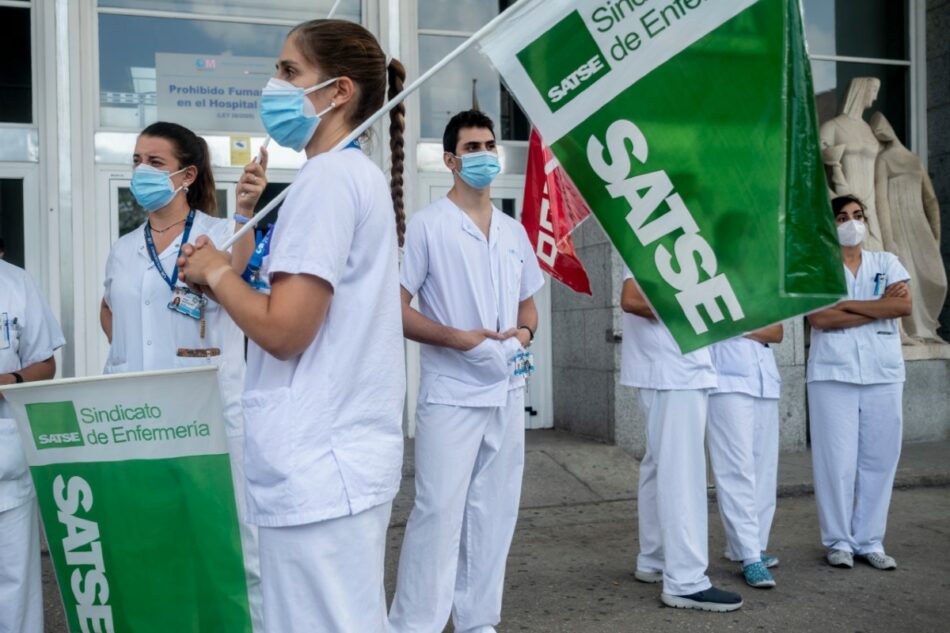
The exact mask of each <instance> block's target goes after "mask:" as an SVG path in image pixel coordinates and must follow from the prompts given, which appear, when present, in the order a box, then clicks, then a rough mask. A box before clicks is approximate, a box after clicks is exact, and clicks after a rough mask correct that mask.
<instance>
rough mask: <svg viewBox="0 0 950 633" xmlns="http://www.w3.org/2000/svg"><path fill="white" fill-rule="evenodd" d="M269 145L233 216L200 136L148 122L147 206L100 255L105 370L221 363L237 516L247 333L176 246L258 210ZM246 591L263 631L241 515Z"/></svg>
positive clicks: (244, 247)
mask: <svg viewBox="0 0 950 633" xmlns="http://www.w3.org/2000/svg"><path fill="white" fill-rule="evenodd" d="M266 156H267V155H266V152H264V153H263V154H262V158H263V160H262V161H261V164H258V163H256V162H255V163H252V164H250V165H248V166H247V168H245V172H244V174H243V175H242V177H241V180H240V182H239V184H238V196H237V214H236V215H235V219H234V220H229V219H227V218H218V217H214V213H215V211H216V210H217V202H216V199H215V184H214V175H213V173H212V170H211V158H210V156H209V153H208V145H207V144H206V143H205V141H204V139H202V138H201V137H199V136H197V135H196V134H195V133H194V132H192V131H191V130H189V129H188V128H185V127H182V126H180V125H177V124H175V123H163V122H160V123H154V124H152V125H150V126H148V127H147V128H145V129H144V130H143V131H142V133H141V134H139V137H138V139H137V140H136V143H135V153H134V154H133V156H132V161H133V163H134V165H135V171H134V172H133V174H132V186H131V188H132V195H133V196H135V199H136V201H137V202H138V203H139V205H141V206H142V207H143V208H144V209H145V210H146V211H147V212H148V218H147V220H146V221H145V223H144V224H143V225H142V227H141V228H139V229H136V230H134V231H132V232H130V233H127V234H126V235H124V236H122V237H121V238H119V240H118V241H117V242H116V243H115V244H114V245H113V246H112V250H111V252H110V253H109V259H108V261H107V263H106V278H105V293H104V295H103V298H102V305H101V308H100V321H101V324H102V329H103V331H104V332H105V334H106V337H107V338H108V339H109V343H110V344H111V347H110V349H109V357H108V360H107V361H106V367H105V372H106V373H118V372H126V371H145V370H156V369H173V368H176V367H197V366H201V365H212V364H213V365H218V367H219V369H218V379H219V384H220V386H221V398H222V404H223V407H224V413H225V419H226V422H227V428H226V431H227V435H228V448H229V451H230V453H231V466H232V472H233V476H234V486H235V492H236V496H237V505H238V512H239V515H240V516H241V517H242V519H243V516H244V505H245V503H244V491H243V483H244V474H243V463H244V460H243V456H242V453H243V448H244V439H243V434H244V418H243V415H242V413H241V391H242V389H243V387H244V337H243V335H242V334H241V330H240V329H239V328H238V327H237V326H236V325H235V324H234V321H233V320H232V319H231V317H230V316H229V315H228V313H227V312H226V311H224V310H222V309H221V306H220V305H219V304H218V303H216V302H215V301H213V300H210V299H209V298H208V297H207V296H203V295H200V294H197V293H195V292H193V291H192V290H190V289H188V287H187V286H185V285H184V283H182V282H181V279H180V275H179V268H178V264H177V259H178V256H179V255H180V253H181V249H182V248H183V246H184V245H185V244H187V243H188V242H194V241H195V239H196V238H197V237H198V236H202V235H205V236H208V238H207V239H210V240H212V241H213V242H214V243H216V244H223V243H224V242H225V241H226V240H227V239H228V238H230V237H231V236H232V235H233V234H234V231H235V230H236V227H237V226H238V225H240V224H242V223H243V222H246V221H247V220H248V219H249V216H251V215H253V213H254V205H255V204H256V203H257V200H258V199H259V198H260V195H261V192H263V190H264V185H265V184H266V182H267V181H266V178H265V176H264V170H265V168H266V164H267V163H266ZM253 249H254V238H253V237H252V236H251V235H248V236H247V237H246V238H244V239H242V240H241V241H240V242H239V243H238V244H236V245H235V248H234V252H233V255H232V257H231V260H230V262H229V266H231V267H232V268H233V269H234V270H235V271H238V272H243V271H244V268H245V267H246V266H247V262H248V259H249V258H250V255H251V252H252V250H253ZM241 537H242V542H243V544H244V560H245V566H246V568H247V575H248V597H249V600H250V606H251V616H252V620H254V621H255V629H256V630H260V619H261V605H260V587H259V585H260V573H259V571H258V563H257V535H256V530H255V529H254V528H253V527H252V526H250V525H248V524H246V523H244V521H243V520H242V522H241Z"/></svg>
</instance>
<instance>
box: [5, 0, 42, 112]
mask: <svg viewBox="0 0 950 633" xmlns="http://www.w3.org/2000/svg"><path fill="white" fill-rule="evenodd" d="M0 7H4V8H9V9H26V10H27V11H29V12H30V122H29V123H14V122H12V121H0V127H3V128H7V129H20V130H36V129H39V123H38V120H39V116H40V112H39V96H38V95H39V85H38V82H39V81H40V75H39V69H38V67H39V61H40V60H39V57H38V55H39V53H40V51H39V49H38V47H37V39H38V37H39V32H38V29H39V24H38V23H37V16H36V13H37V10H38V7H37V6H36V4H35V3H34V2H33V0H0Z"/></svg>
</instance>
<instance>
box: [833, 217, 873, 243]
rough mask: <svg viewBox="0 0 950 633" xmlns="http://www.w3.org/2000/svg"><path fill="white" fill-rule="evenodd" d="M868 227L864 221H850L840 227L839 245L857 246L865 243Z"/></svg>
mask: <svg viewBox="0 0 950 633" xmlns="http://www.w3.org/2000/svg"><path fill="white" fill-rule="evenodd" d="M867 230H868V227H867V226H866V225H865V224H864V221H863V220H848V221H847V222H843V223H841V224H839V225H838V243H839V244H841V245H842V246H857V245H858V244H860V243H861V242H863V241H864V236H865V234H866V233H867Z"/></svg>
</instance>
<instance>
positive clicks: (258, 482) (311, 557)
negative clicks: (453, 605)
mask: <svg viewBox="0 0 950 633" xmlns="http://www.w3.org/2000/svg"><path fill="white" fill-rule="evenodd" d="M404 77H405V71H404V70H403V68H402V65H401V64H400V63H399V62H398V61H396V60H391V61H387V60H386V56H385V54H384V53H383V51H382V49H381V48H380V46H379V44H378V42H377V41H376V39H375V38H374V37H373V36H372V34H370V33H369V31H367V30H366V29H365V28H363V27H362V26H360V25H358V24H355V23H352V22H345V21H340V20H314V21H311V22H305V23H303V24H301V25H299V26H297V27H296V28H294V29H293V30H292V31H291V33H290V35H289V36H288V37H287V40H286V42H285V44H284V47H283V50H282V51H281V53H280V58H279V59H278V61H277V75H276V77H274V78H272V79H271V80H270V81H269V82H268V84H267V86H266V87H265V88H264V90H263V93H262V96H261V118H262V121H263V123H264V127H265V128H266V130H267V132H268V134H269V135H270V136H271V138H273V140H274V141H275V142H277V143H279V144H280V145H283V146H285V147H290V148H292V149H296V150H304V151H305V152H306V154H307V162H306V164H305V165H304V166H303V168H302V169H301V170H300V173H299V174H298V175H297V178H296V179H295V180H294V182H293V183H292V184H291V185H290V189H289V191H288V194H287V197H286V199H285V200H284V203H283V206H282V207H281V212H280V219H279V221H278V222H277V225H276V228H275V229H274V233H273V236H272V239H271V242H270V251H269V254H268V256H267V257H266V258H265V260H264V262H263V265H262V267H261V275H262V278H263V279H264V280H267V281H269V282H270V287H271V291H270V294H269V295H266V294H260V293H257V292H255V291H254V290H253V289H252V288H250V287H249V286H248V285H247V284H245V283H244V282H243V281H242V279H241V277H240V275H238V274H237V273H236V272H235V271H234V270H233V269H232V267H231V266H230V265H229V258H228V256H227V254H226V253H223V252H221V251H218V250H217V249H216V248H215V247H214V245H213V244H212V243H211V242H210V241H209V240H205V239H199V240H198V242H197V244H196V246H195V248H192V247H186V249H185V252H184V254H183V255H184V257H182V258H181V259H180V260H179V261H180V264H181V266H182V271H183V274H184V278H185V280H186V281H187V282H188V283H189V284H191V285H192V286H193V287H194V288H196V289H199V290H201V291H202V292H205V293H207V294H209V295H211V296H212V297H214V298H215V299H216V300H217V301H218V302H219V303H220V304H221V305H222V306H223V307H224V309H225V310H227V312H228V314H230V315H231V316H232V317H233V318H234V320H235V322H236V323H237V324H238V326H239V327H240V328H241V329H242V330H243V331H244V333H245V334H246V335H247V337H248V338H249V339H250V343H249V346H248V375H247V382H246V387H245V392H244V398H243V401H244V414H245V420H246V424H247V427H246V440H247V444H246V449H247V450H246V453H245V456H246V474H247V491H248V510H249V512H248V516H249V519H250V521H251V522H253V523H255V524H257V525H258V526H259V528H260V544H261V575H262V582H263V589H264V621H265V627H266V630H268V631H279V632H280V633H298V632H299V633H313V632H314V631H340V632H349V631H352V632H354V633H382V632H384V631H386V630H387V626H388V625H387V617H386V597H385V592H384V588H383V563H384V557H385V542H386V529H387V527H388V524H389V515H390V511H391V508H392V500H393V498H394V497H395V495H396V492H397V490H398V488H399V482H400V478H401V471H402V415H403V401H404V398H405V388H406V385H405V372H404V366H405V365H404V358H403V339H402V317H401V307H400V298H399V280H398V264H397V241H398V243H401V242H402V234H403V231H404V227H405V220H404V215H403V209H402V206H403V203H402V167H403V138H402V131H403V127H404V109H403V107H402V106H399V107H397V108H395V109H393V110H392V112H391V123H390V128H389V131H390V137H391V140H390V149H391V151H392V161H393V167H392V176H391V180H390V182H389V183H387V182H386V178H385V177H384V176H383V174H382V172H381V171H380V169H379V168H378V167H377V166H376V165H375V164H374V163H373V162H372V160H370V159H369V158H368V157H367V156H366V155H365V154H364V153H363V152H362V150H361V149H360V147H359V145H358V144H356V143H353V144H351V145H350V146H348V147H346V148H345V149H342V150H341V151H338V152H332V153H331V152H330V150H331V149H333V148H334V147H336V145H337V144H339V143H340V142H341V141H342V140H344V139H346V138H347V137H348V136H349V135H350V133H351V132H352V131H353V130H354V129H355V128H357V127H358V126H359V125H360V124H361V123H363V122H364V121H366V120H367V119H368V118H369V117H370V116H371V115H372V114H373V113H374V112H376V111H377V110H379V109H380V108H381V107H382V105H383V103H384V100H385V98H386V86H387V83H388V86H389V96H390V98H392V97H393V96H394V95H395V94H396V93H398V92H399V91H400V90H401V89H402V82H403V79H404ZM381 367H382V368H385V370H383V371H381V370H380V368H381Z"/></svg>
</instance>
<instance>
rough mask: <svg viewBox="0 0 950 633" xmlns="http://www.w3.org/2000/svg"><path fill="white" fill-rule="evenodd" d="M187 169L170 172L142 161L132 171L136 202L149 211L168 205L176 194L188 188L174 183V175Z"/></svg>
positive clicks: (132, 187) (152, 211)
mask: <svg viewBox="0 0 950 633" xmlns="http://www.w3.org/2000/svg"><path fill="white" fill-rule="evenodd" d="M185 169H187V167H186V168H185ZM185 169H179V170H178V171H176V172H172V173H169V172H167V171H162V170H161V169H156V168H155V167H152V166H151V165H146V164H145V163H142V164H141V165H139V166H138V167H136V168H135V171H133V172H132V185H131V189H132V195H133V196H135V200H136V202H138V203H139V205H141V207H142V208H143V209H145V210H146V211H148V212H149V213H154V212H155V211H158V210H159V209H161V208H163V207H165V206H167V205H168V203H169V202H171V201H172V199H173V198H174V197H175V195H176V194H177V193H178V192H179V191H181V190H182V189H185V190H186V191H187V188H186V187H185V186H184V185H182V186H181V187H179V188H178V189H175V187H174V186H173V185H172V176H174V175H175V174H180V173H181V172H183V171H185Z"/></svg>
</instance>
